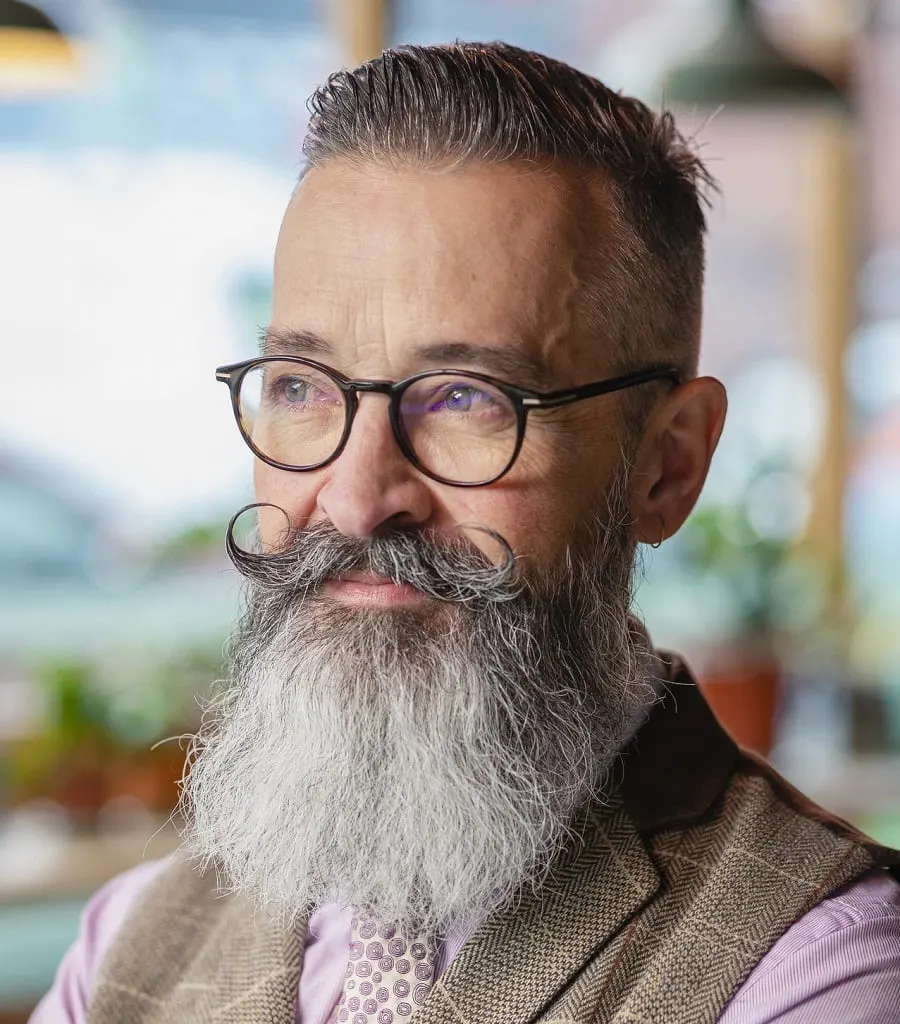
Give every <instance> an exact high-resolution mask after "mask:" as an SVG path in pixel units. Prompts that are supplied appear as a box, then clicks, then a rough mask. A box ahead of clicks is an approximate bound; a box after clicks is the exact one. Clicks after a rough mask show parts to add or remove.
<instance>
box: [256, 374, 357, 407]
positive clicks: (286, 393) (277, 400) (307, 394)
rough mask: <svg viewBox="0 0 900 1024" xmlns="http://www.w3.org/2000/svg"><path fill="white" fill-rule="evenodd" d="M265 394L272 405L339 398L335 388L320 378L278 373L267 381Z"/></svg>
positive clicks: (331, 400) (292, 404) (310, 402)
mask: <svg viewBox="0 0 900 1024" xmlns="http://www.w3.org/2000/svg"><path fill="white" fill-rule="evenodd" d="M266 395H267V398H268V401H269V403H270V404H272V405H288V406H304V405H312V404H320V403H332V402H335V401H339V400H340V396H339V395H338V394H337V389H336V388H335V387H334V386H333V385H332V384H331V383H330V382H325V381H323V380H321V379H313V378H311V377H303V376H298V375H296V374H291V375H288V374H280V375H279V376H277V377H273V378H271V379H270V380H269V381H268V382H267V386H266Z"/></svg>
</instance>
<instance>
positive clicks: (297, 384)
mask: <svg viewBox="0 0 900 1024" xmlns="http://www.w3.org/2000/svg"><path fill="white" fill-rule="evenodd" d="M239 411H240V417H241V426H242V429H243V430H244V433H245V434H246V435H247V437H248V439H249V440H250V442H251V443H252V445H253V447H254V448H256V450H257V451H258V452H259V453H260V454H262V455H264V456H266V457H267V458H269V459H271V460H273V461H274V462H278V463H281V464H282V465H286V466H292V467H295V468H297V469H304V468H310V467H313V466H317V465H319V464H321V463H322V462H325V461H327V460H328V459H329V458H330V457H331V456H332V455H333V454H334V452H335V451H336V450H337V448H338V446H339V445H340V442H341V437H342V436H343V433H344V424H345V421H346V406H345V398H344V392H343V391H342V390H341V388H340V387H338V385H337V383H336V382H335V381H334V380H332V378H331V377H329V376H328V375H327V374H325V373H322V372H321V371H320V370H316V369H315V368H313V367H310V366H303V365H300V364H298V363H293V362H287V361H285V362H279V361H272V362H266V363H260V364H258V365H257V366H255V367H253V368H252V369H250V370H249V371H248V372H247V373H246V374H245V375H244V378H243V380H242V382H241V388H240V396H239ZM400 423H401V429H402V431H403V433H404V435H405V439H406V441H407V443H408V445H409V447H410V448H411V449H412V451H413V452H414V454H415V456H416V458H417V459H418V461H419V463H420V464H421V466H422V467H423V468H424V469H426V470H427V471H428V472H430V473H433V474H435V475H436V476H439V477H442V478H443V479H445V480H449V481H453V482H456V483H479V482H481V481H484V480H489V479H491V478H493V477H495V476H497V475H499V474H500V473H502V472H503V471H504V469H506V467H507V465H508V464H509V461H510V459H511V458H512V457H513V455H514V453H515V449H516V439H517V419H516V410H515V407H514V406H513V404H512V402H511V401H510V399H509V398H508V397H507V396H506V395H505V394H504V393H503V392H502V391H499V390H498V389H497V388H494V387H492V386H491V385H490V384H487V383H486V382H484V381H481V380H478V379H476V378H473V377H468V376H466V375H465V374H458V373H452V374H450V373H437V374H430V375H429V376H427V377H424V378H422V379H421V380H418V381H416V382H415V383H413V384H412V385H410V386H409V387H408V388H407V389H406V390H405V391H404V392H403V395H402V398H401V402H400Z"/></svg>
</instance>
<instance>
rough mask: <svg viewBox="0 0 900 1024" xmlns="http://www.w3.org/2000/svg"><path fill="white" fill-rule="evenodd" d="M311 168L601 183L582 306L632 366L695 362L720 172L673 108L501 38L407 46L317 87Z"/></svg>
mask: <svg viewBox="0 0 900 1024" xmlns="http://www.w3.org/2000/svg"><path fill="white" fill-rule="evenodd" d="M310 113H311V119H310V125H309V132H308V135H307V137H306V139H305V141H304V146H303V155H304V157H305V160H306V167H307V169H309V168H312V167H315V166H317V165H321V164H323V163H325V162H327V161H329V160H333V159H338V160H342V161H348V160H349V161H355V162H358V163H366V162H376V163H382V164H384V163H388V164H397V165H410V164H411V165H413V166H422V167H435V166H438V167H449V168H455V167H460V166H464V165H467V164H477V163H507V162H530V163H533V164H536V165H537V166H539V167H551V166H553V165H554V164H556V165H568V166H570V167H575V168H577V169H583V170H584V171H586V172H587V174H588V176H589V177H592V178H594V179H597V180H599V181H600V183H601V184H602V185H603V186H604V189H605V194H606V195H607V196H608V199H609V206H610V213H611V214H612V218H613V224H614V229H615V230H614V234H615V237H614V239H613V244H612V245H609V244H605V245H604V240H603V239H602V237H599V233H598V238H597V245H596V246H595V247H594V248H595V252H596V255H595V258H594V259H593V260H591V271H590V277H591V278H592V280H590V281H589V292H590V294H588V295H587V296H586V298H587V306H586V313H587V316H588V321H589V327H590V328H591V329H592V330H596V331H597V332H598V333H599V334H600V336H601V337H602V338H603V339H604V340H605V341H607V342H608V343H609V344H610V347H611V349H612V352H613V354H614V358H615V360H616V365H617V368H619V369H621V371H622V372H627V371H629V370H632V369H635V368H636V367H641V366H645V365H647V364H648V363H654V364H655V363H660V364H664V365H668V366H673V367H674V368H676V369H677V370H678V371H679V372H680V374H681V376H682V377H683V378H690V377H692V376H694V375H695V374H696V371H697V360H698V356H699V337H700V319H701V296H702V287H703V270H704V243H703V236H704V232H705V227H706V224H705V217H704V212H703V203H704V201H705V196H706V193H707V191H708V190H709V189H711V188H714V187H715V186H714V182H713V179H712V177H711V175H710V174H709V172H708V171H707V169H706V168H705V167H704V165H703V163H702V162H701V161H700V159H699V158H698V156H697V155H696V153H695V152H694V150H693V149H692V147H691V145H690V144H689V143H688V141H687V140H686V139H685V138H684V137H683V136H682V135H681V134H680V133H679V131H678V130H677V128H676V127H675V122H674V120H673V117H672V115H671V113H669V112H665V113H662V114H659V115H658V114H655V113H654V112H653V111H652V110H650V109H649V108H648V107H647V106H645V105H644V104H643V103H641V102H640V101H638V100H636V99H633V98H630V97H627V96H622V95H621V94H619V93H616V92H614V91H613V90H611V89H609V88H608V87H607V86H605V85H604V84H603V83H602V82H600V81H598V80H597V79H595V78H591V77H590V76H588V75H585V74H582V73H581V72H580V71H577V70H575V69H574V68H572V67H570V66H569V65H567V64H564V63H563V62H561V61H557V60H552V59H550V58H549V57H544V56H541V55H540V54H537V53H531V52H528V51H526V50H521V49H519V48H517V47H514V46H508V45H506V44H503V43H455V44H452V45H445V46H401V47H397V48H395V49H391V50H386V51H385V52H384V53H383V54H382V55H381V56H380V57H379V58H377V59H375V60H371V61H367V62H366V63H365V64H362V65H360V66H359V67H357V68H354V69H352V70H342V71H338V72H336V73H335V74H333V75H331V77H330V78H329V79H328V81H327V82H326V83H325V85H323V86H322V87H321V88H320V89H318V90H317V91H316V92H315V93H314V95H313V96H312V97H311V99H310Z"/></svg>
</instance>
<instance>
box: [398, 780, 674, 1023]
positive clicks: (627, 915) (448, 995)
mask: <svg viewBox="0 0 900 1024" xmlns="http://www.w3.org/2000/svg"><path fill="white" fill-rule="evenodd" d="M659 884H660V878H659V875H658V873H657V871H656V869H655V868H654V866H653V863H652V862H651V860H650V858H649V856H648V854H647V851H646V848H645V846H644V844H643V842H642V840H641V838H640V836H639V835H638V834H637V832H636V830H635V828H634V825H633V824H632V822H631V819H630V817H629V816H628V814H627V813H626V812H625V810H624V809H623V808H622V806H621V803H620V802H619V801H618V800H616V801H614V802H613V803H611V804H610V806H608V807H606V808H594V809H593V810H592V811H591V812H590V814H589V815H588V816H587V817H586V819H585V820H583V822H582V827H581V839H580V841H578V842H575V843H573V844H572V847H571V849H570V852H569V853H568V855H567V856H565V857H564V859H563V861H562V862H561V863H560V865H559V867H558V868H557V869H556V870H555V871H554V872H553V874H552V875H551V876H550V877H549V878H548V879H547V881H546V882H545V884H544V885H543V886H542V888H541V892H540V894H539V895H535V894H534V893H533V892H532V891H530V890H529V891H526V892H524V893H523V894H522V895H521V896H520V898H519V899H518V900H517V901H516V902H515V903H514V904H513V905H512V906H511V907H510V908H509V909H507V910H506V911H504V912H503V913H501V914H498V915H495V916H492V917H491V918H490V919H489V920H488V921H487V922H486V923H485V924H484V925H483V926H482V928H481V929H479V930H478V931H477V932H476V933H475V935H474V936H473V937H472V938H471V939H470V940H469V942H467V943H466V945H465V946H464V947H463V949H462V950H461V951H460V953H459V955H458V956H457V958H456V959H455V960H454V961H453V963H452V964H451V966H450V968H449V970H448V971H447V972H446V974H444V976H443V977H442V978H441V979H440V981H439V982H438V983H437V984H436V985H435V987H434V989H433V990H432V992H431V994H430V995H429V997H428V1000H427V1002H426V1003H425V1005H424V1006H422V1007H421V1009H419V1010H417V1011H416V1018H415V1019H416V1024H462V1022H465V1024H497V1021H503V1024H525V1022H527V1021H530V1020H533V1019H534V1018H535V1017H537V1016H538V1015H539V1014H540V1012H541V1010H542V1008H543V1007H545V1006H547V1004H548V1003H550V1002H551V1001H552V1000H553V998H554V996H555V995H557V994H558V993H559V991H560V990H561V989H562V988H564V987H565V986H566V985H567V984H568V983H569V982H570V981H571V980H572V979H573V978H574V977H575V976H576V975H577V974H578V972H579V971H581V970H582V968H583V967H584V965H585V964H586V963H587V962H588V961H589V960H590V959H591V958H592V957H593V956H594V955H596V952H597V951H598V950H599V949H600V948H601V947H602V946H603V945H605V944H606V943H608V942H609V941H610V940H611V939H612V938H613V937H614V936H615V935H616V934H617V933H618V932H619V931H621V929H622V928H623V926H624V925H625V924H626V923H627V922H628V921H629V920H630V919H631V918H632V917H633V916H634V915H635V914H636V913H637V912H638V911H640V910H641V908H642V907H643V906H644V905H645V904H646V903H647V902H648V901H649V900H650V899H651V898H652V897H653V895H654V893H655V892H656V891H657V889H658V887H659Z"/></svg>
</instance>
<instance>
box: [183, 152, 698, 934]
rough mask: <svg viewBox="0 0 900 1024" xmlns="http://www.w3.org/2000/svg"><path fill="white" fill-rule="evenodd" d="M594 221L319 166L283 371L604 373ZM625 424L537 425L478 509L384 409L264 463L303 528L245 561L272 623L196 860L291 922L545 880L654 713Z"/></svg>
mask: <svg viewBox="0 0 900 1024" xmlns="http://www.w3.org/2000/svg"><path fill="white" fill-rule="evenodd" d="M586 217H587V209H586V207H585V205H584V204H583V203H582V202H581V200H580V198H579V193H578V190H577V185H575V184H570V183H567V182H566V181H565V179H563V178H562V177H561V176H558V175H557V176H552V177H551V176H548V175H547V174H544V173H541V174H539V173H536V172H530V173H526V172H524V171H522V170H516V169H513V168H509V167H502V168H481V169H471V170H462V171H454V172H448V173H439V172H434V171H429V172H425V171H382V170H378V169H375V168H362V169H357V170H354V169H351V168H348V167H340V166H330V167H326V168H322V169H319V170H315V171H312V172H311V173H310V174H309V175H308V176H307V177H306V179H305V180H304V182H303V185H302V186H301V188H300V190H299V191H298V193H297V195H296V197H295V199H294V200H293V202H292V204H291V206H290V209H289V210H288V213H287V216H286V218H285V222H284V227H283V230H282V233H281V238H280V240H279V245H278V253H277V260H276V274H275V302H274V317H273V325H272V328H273V332H272V333H273V338H274V336H275V334H276V333H278V334H279V336H280V340H279V341H278V342H276V343H275V344H274V345H273V348H277V349H278V350H279V351H281V352H282V354H284V347H285V345H286V344H287V345H289V344H290V338H291V337H293V338H294V339H302V338H306V339H309V338H311V337H315V338H316V339H317V340H316V341H315V342H314V344H313V345H312V347H313V348H314V349H315V351H314V352H310V353H308V354H310V355H314V356H315V357H316V358H317V359H318V360H319V361H321V362H326V363H329V364H330V365H332V366H333V367H334V368H335V369H337V370H339V371H340V372H342V373H344V374H346V375H347V376H348V377H352V378H380V379H384V378H387V379H393V380H397V379H402V378H404V377H406V376H408V375H410V374H413V373H416V372H417V371H421V370H428V369H440V368H453V369H471V370H474V371H484V372H487V373H490V374H493V375H496V376H499V377H501V378H505V379H507V380H509V381H510V382H512V383H517V384H521V385H525V386H531V387H535V388H539V389H546V390H552V389H555V388H565V387H569V386H573V385H576V384H580V383H584V382H586V381H590V380H595V379H598V378H602V377H604V376H607V375H609V374H610V371H611V364H612V359H611V354H610V353H609V352H608V351H606V350H605V348H604V345H603V340H602V339H598V338H596V337H588V336H587V335H586V334H585V333H584V332H583V331H582V330H581V328H580V326H579V325H580V323H581V305H582V302H583V288H582V280H583V276H584V275H583V270H582V267H581V265H580V260H581V259H582V257H581V255H580V254H581V253H582V252H583V251H584V246H583V245H582V240H581V234H580V229H579V224H580V223H583V221H584V220H585V219H586ZM579 218H581V221H580V220H579ZM285 338H288V342H285V340H284V339H285ZM441 345H443V346H455V348H453V349H449V350H446V351H445V352H444V353H437V354H436V352H435V351H434V346H441ZM424 348H431V349H432V351H431V352H430V353H429V354H428V355H427V357H426V353H424V352H423V351H422V350H423V349H424ZM292 351H301V352H302V350H298V349H296V348H294V349H292ZM448 353H449V354H448ZM451 355H452V358H451V357H450V356H451ZM616 414H617V404H616V401H615V397H614V396H610V397H608V398H600V399H596V400H590V401H585V402H581V403H577V404H575V405H573V406H571V407H568V408H565V409H561V410H559V411H555V412H553V413H549V414H543V413H539V414H532V416H531V417H530V419H529V423H528V432H527V434H526V439H525V444H524V447H523V449H522V451H521V454H520V456H519V458H518V461H517V462H516V464H515V466H514V467H513V468H512V470H511V471H510V472H509V474H508V475H506V476H505V477H503V478H502V479H501V480H499V481H497V482H495V483H493V484H490V485H488V486H484V487H477V488H471V489H467V488H458V487H453V486H450V485H445V484H439V483H435V482H434V481H432V480H431V479H429V478H427V477H425V476H424V475H423V474H421V473H420V472H418V471H417V470H416V469H415V468H414V467H413V466H412V465H411V464H410V463H409V462H408V461H407V460H406V459H405V458H404V456H403V455H402V453H401V451H400V450H399V448H398V446H397V443H396V441H395V439H394V437H393V435H392V433H391V429H390V425H389V420H388V410H387V408H386V400H385V398H384V396H383V395H378V394H375V395H372V394H363V395H362V396H361V398H360V404H359V410H358V413H357V418H356V421H355V423H354V426H353V431H352V434H351V437H350V440H349V442H348V444H347V447H346V449H345V450H344V452H343V453H342V454H341V455H340V457H339V458H337V459H336V460H335V461H334V462H333V463H332V464H330V465H329V466H326V467H324V468H322V469H320V470H316V471H313V472H307V473H299V472H288V471H282V470H277V469H274V468H271V467H269V466H268V465H266V464H264V463H262V462H257V469H256V486H257V496H258V499H259V500H260V501H261V502H269V503H271V504H272V505H275V506H278V507H279V508H281V509H283V510H284V511H285V512H287V514H288V515H289V517H290V519H291V525H292V526H293V527H295V529H294V530H293V531H292V532H291V533H290V534H289V535H288V537H287V540H288V541H289V543H283V541H284V540H285V537H284V535H283V531H284V521H283V518H282V517H281V516H280V515H279V514H278V513H273V514H271V515H264V516H263V517H262V520H261V524H260V529H261V533H262V538H261V539H262V541H263V544H264V546H267V547H270V548H272V549H274V550H270V551H267V552H265V553H263V554H253V553H247V552H244V553H243V554H237V555H235V564H236V565H237V566H238V568H239V569H241V571H242V572H243V573H244V575H245V576H246V577H247V581H248V583H249V584H250V588H249V592H248V597H249V600H248V604H247V613H246V615H245V617H244V619H243V620H242V622H241V623H240V625H239V627H238V629H237V632H236V634H235V636H234V637H233V638H232V644H231V645H230V663H229V665H228V680H227V685H226V686H225V687H224V689H223V690H222V693H221V695H220V697H219V700H218V701H217V702H214V703H213V705H212V706H211V713H210V714H209V715H208V720H207V721H206V722H205V723H204V728H203V729H202V730H201V735H200V737H199V746H200V748H201V749H200V754H199V756H198V758H197V759H195V760H193V762H192V765H191V770H190V772H189V773H188V776H187V779H186V781H185V796H186V803H187V805H188V809H189V814H188V820H189V821H190V832H189V845H190V846H191V847H192V848H193V849H194V850H195V852H199V853H200V854H201V855H203V856H208V857H212V858H215V859H216V860H217V862H218V863H219V864H220V865H221V866H222V868H223V871H224V873H225V876H226V877H228V878H230V880H231V882H232V884H233V885H235V886H236V887H237V888H240V889H243V890H245V891H247V892H250V893H252V894H254V895H255V897H256V898H257V900H258V901H259V902H260V903H262V904H271V905H275V906H280V907H281V908H282V909H283V910H285V911H286V912H287V913H289V914H290V915H300V914H302V913H304V912H305V909H306V908H307V907H308V906H310V905H316V904H320V903H322V902H325V901H328V900H335V899H337V900H340V901H343V902H346V903H349V904H352V905H354V906H359V907H362V906H365V907H369V908H374V909H376V910H377V911H378V914H379V915H380V916H384V917H387V918H388V919H389V920H398V921H403V920H416V921H420V922H422V921H432V922H435V923H437V922H447V921H450V920H454V919H457V918H464V919H473V920H475V919H478V918H480V917H481V916H483V915H484V914H485V913H488V912H489V911H490V910H491V909H493V908H495V907H497V906H499V905H501V904H502V903H503V902H504V901H506V900H507V899H512V898H513V897H514V894H515V893H516V892H517V891H518V889H519V887H520V886H521V885H527V884H529V883H534V884H537V880H538V879H539V878H540V877H541V876H542V872H543V871H544V870H545V869H546V867H547V866H548V865H549V863H550V861H551V860H552V858H553V857H554V856H555V855H556V853H557V852H558V850H559V848H560V847H561V845H562V844H563V843H564V842H565V841H566V837H567V836H568V834H569V830H570V826H571V823H572V820H573V816H574V815H575V814H576V812H577V811H578V809H579V808H580V807H581V806H582V805H583V804H584V803H585V802H586V801H587V800H589V799H590V798H591V797H593V796H596V795H598V794H599V793H601V792H602V791H603V788H604V786H605V782H606V777H607V773H608V771H609V768H610V766H611V765H612V764H613V763H614V761H615V759H616V757H617V756H618V753H619V751H620V750H621V748H622V745H623V743H624V742H625V741H626V739H627V738H628V736H629V735H630V734H631V732H632V731H633V729H634V728H635V727H636V726H637V725H638V724H639V722H640V721H641V719H642V717H643V715H644V714H645V712H646V709H647V707H648V706H649V704H650V703H652V701H653V699H654V686H653V684H652V672H653V667H652V659H651V658H650V656H649V652H648V651H647V649H646V639H645V638H644V636H643V634H642V632H641V631H640V630H639V629H636V628H635V627H634V624H633V622H632V621H631V619H630V617H629V606H630V601H631V581H632V569H633V556H634V540H635V538H634V537H633V535H632V534H633V531H632V529H631V526H630V525H629V524H630V522H631V510H630V505H629V490H628V480H629V473H628V472H626V471H625V468H624V467H623V466H622V465H621V460H620V456H619V451H620V447H619V440H620V438H619V436H618V433H617V430H616ZM682 433H683V431H682ZM669 447H672V446H671V445H670V446H669ZM681 463H684V460H683V459H682V460H681ZM464 525H475V526H477V527H480V528H481V529H480V530H477V529H476V530H464V531H463V532H464V537H463V540H464V541H465V542H467V543H461V542H460V536H459V534H460V529H459V527H462V526H464ZM498 538H499V539H500V540H501V541H502V543H501V545H500V547H501V549H502V548H503V547H504V546H505V547H506V548H509V549H511V554H512V555H513V556H514V557H512V558H510V557H509V556H510V551H509V550H506V551H505V552H503V551H502V552H501V553H502V554H503V555H504V564H503V565H499V564H491V563H499V561H500V559H499V558H498V545H497V541H498ZM473 545H474V546H475V547H474V548H473ZM479 548H480V550H478V549H479ZM485 556H487V557H486V558H485ZM508 569H512V570H513V571H512V573H510V572H508V571H507V570H508Z"/></svg>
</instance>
